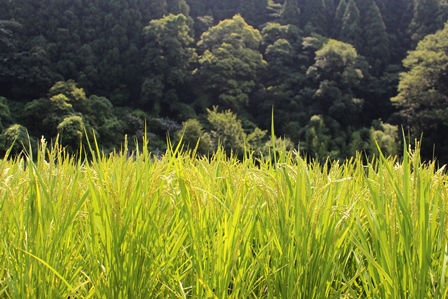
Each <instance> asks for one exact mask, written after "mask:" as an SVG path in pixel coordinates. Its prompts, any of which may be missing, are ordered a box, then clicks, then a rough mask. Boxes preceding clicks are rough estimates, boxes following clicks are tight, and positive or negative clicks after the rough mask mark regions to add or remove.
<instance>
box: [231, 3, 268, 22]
mask: <svg viewBox="0 0 448 299" xmlns="http://www.w3.org/2000/svg"><path fill="white" fill-rule="evenodd" d="M267 6H268V1H267V0H241V3H240V6H239V7H238V13H239V14H241V16H242V17H243V18H244V20H245V21H246V22H247V23H248V24H250V25H252V26H255V27H259V26H261V25H262V24H264V23H265V22H266V21H267V15H266V11H267Z"/></svg>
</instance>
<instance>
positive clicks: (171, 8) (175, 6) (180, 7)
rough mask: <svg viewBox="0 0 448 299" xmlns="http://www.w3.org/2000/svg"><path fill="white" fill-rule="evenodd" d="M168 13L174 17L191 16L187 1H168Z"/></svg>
mask: <svg viewBox="0 0 448 299" xmlns="http://www.w3.org/2000/svg"><path fill="white" fill-rule="evenodd" d="M166 3H167V11H168V13H171V14H173V15H177V14H183V15H184V16H189V14H190V7H189V6H188V4H187V2H185V0H166Z"/></svg>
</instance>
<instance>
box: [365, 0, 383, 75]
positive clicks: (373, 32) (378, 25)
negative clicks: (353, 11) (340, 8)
mask: <svg viewBox="0 0 448 299" xmlns="http://www.w3.org/2000/svg"><path fill="white" fill-rule="evenodd" d="M358 7H359V9H360V12H361V18H362V20H363V26H362V36H363V46H362V48H360V49H359V52H360V53H361V54H362V55H364V56H366V57H367V61H368V62H369V64H370V65H371V67H372V69H371V73H372V74H373V75H380V74H381V73H382V72H383V70H384V69H385V68H386V66H387V65H389V61H390V53H389V37H388V34H387V31H386V25H385V24H384V22H383V18H382V16H381V13H380V10H379V8H378V6H377V5H376V4H375V1H374V0H358Z"/></svg>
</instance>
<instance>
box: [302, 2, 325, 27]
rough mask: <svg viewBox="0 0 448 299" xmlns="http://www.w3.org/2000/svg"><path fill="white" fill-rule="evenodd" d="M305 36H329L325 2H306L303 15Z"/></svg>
mask: <svg viewBox="0 0 448 299" xmlns="http://www.w3.org/2000/svg"><path fill="white" fill-rule="evenodd" d="M302 22H303V24H304V31H305V34H308V35H309V34H311V33H317V34H320V35H328V34H326V33H327V14H326V10H325V5H324V2H323V0H306V1H305V9H304V12H303V14H302Z"/></svg>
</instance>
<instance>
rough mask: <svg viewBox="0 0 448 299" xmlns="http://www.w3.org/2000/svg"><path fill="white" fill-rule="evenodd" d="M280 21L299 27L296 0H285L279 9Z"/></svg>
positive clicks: (298, 12)
mask: <svg viewBox="0 0 448 299" xmlns="http://www.w3.org/2000/svg"><path fill="white" fill-rule="evenodd" d="M280 23H281V24H283V25H287V24H291V25H296V26H297V27H300V9H299V5H298V3H297V0H285V2H284V3H283V6H282V9H281V11H280Z"/></svg>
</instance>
